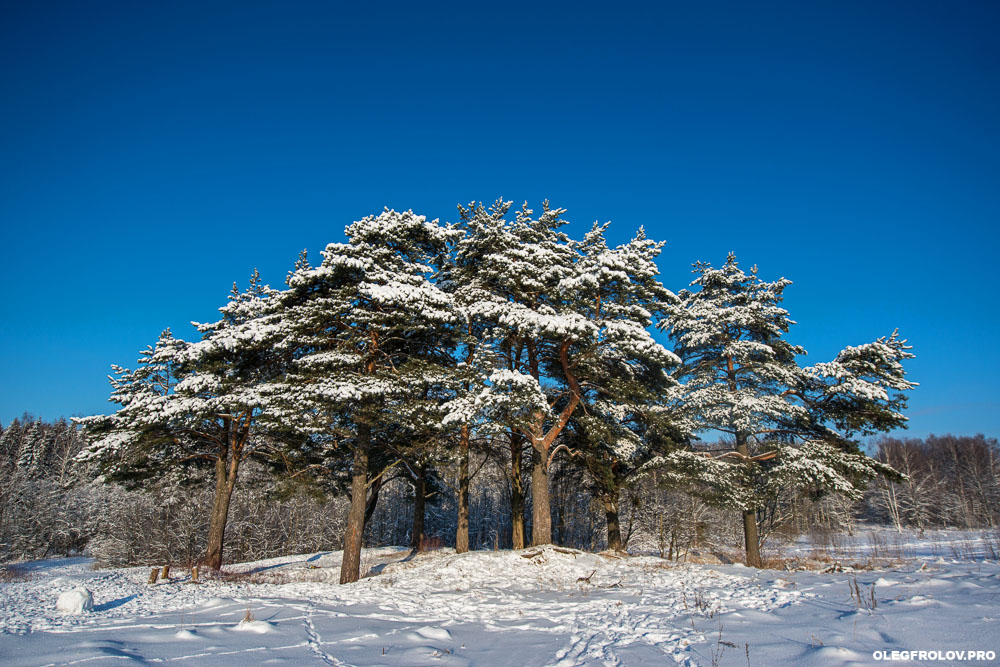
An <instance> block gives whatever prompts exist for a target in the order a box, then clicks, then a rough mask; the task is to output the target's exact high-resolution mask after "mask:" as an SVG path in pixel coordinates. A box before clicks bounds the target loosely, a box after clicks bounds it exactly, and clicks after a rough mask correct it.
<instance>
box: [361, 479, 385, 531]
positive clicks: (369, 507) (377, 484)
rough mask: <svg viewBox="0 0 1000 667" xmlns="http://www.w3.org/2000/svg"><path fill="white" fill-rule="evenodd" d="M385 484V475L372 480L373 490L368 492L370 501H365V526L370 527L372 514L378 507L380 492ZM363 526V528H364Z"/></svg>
mask: <svg viewBox="0 0 1000 667" xmlns="http://www.w3.org/2000/svg"><path fill="white" fill-rule="evenodd" d="M384 485H385V475H383V476H381V477H378V478H376V479H375V480H373V481H372V486H371V491H370V492H369V493H368V501H367V502H366V503H365V525H364V528H367V527H368V524H369V523H371V520H372V515H374V514H375V509H376V508H377V507H378V496H379V492H381V491H382V487H383V486H384ZM364 528H362V530H364Z"/></svg>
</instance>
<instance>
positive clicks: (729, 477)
mask: <svg viewBox="0 0 1000 667" xmlns="http://www.w3.org/2000/svg"><path fill="white" fill-rule="evenodd" d="M563 213H564V211H563V210H562V209H558V208H552V207H550V206H549V204H548V202H545V203H544V204H543V207H542V210H541V211H540V212H539V213H536V212H535V211H533V210H532V209H530V208H528V206H527V204H525V205H524V206H523V207H522V208H520V209H519V210H515V211H514V212H513V214H512V213H511V202H507V201H503V200H498V201H497V202H495V203H494V204H493V205H491V206H486V205H484V204H480V203H472V204H470V205H468V206H465V207H462V206H460V207H459V219H458V221H457V222H455V223H441V222H439V221H437V220H433V221H429V220H427V219H426V218H425V217H423V216H420V215H416V214H414V213H413V212H410V211H407V212H403V213H400V212H396V211H391V210H386V211H384V212H383V213H381V214H379V215H377V216H371V217H368V218H365V219H363V220H360V221H358V222H355V223H353V224H351V225H350V226H348V227H347V228H346V237H347V240H346V242H344V243H331V244H330V245H328V246H327V247H326V249H325V250H324V251H323V252H322V257H321V259H319V260H318V262H317V263H316V265H313V264H312V263H311V262H310V258H308V257H307V254H306V253H305V252H304V251H303V253H302V254H301V256H300V257H299V258H298V261H296V262H295V264H294V267H293V268H292V270H290V271H289V273H288V276H287V278H286V281H285V283H286V284H285V287H284V288H282V289H276V288H272V287H270V286H268V285H265V284H263V283H262V281H261V279H260V277H259V276H258V274H257V273H256V271H255V272H253V274H252V275H251V277H250V282H249V286H248V287H247V288H246V289H243V290H241V289H240V288H238V287H237V286H235V285H234V288H233V292H232V293H231V294H230V295H229V297H228V301H227V302H226V303H225V304H224V305H223V306H222V307H221V308H220V309H219V312H220V318H219V319H218V320H217V321H215V322H208V323H196V324H195V326H196V327H197V331H198V333H199V334H200V337H199V338H198V340H193V341H187V340H182V339H180V338H177V337H175V336H174V335H173V334H172V333H171V332H170V331H169V330H166V331H164V332H163V333H162V334H161V335H160V337H159V338H158V340H156V341H155V342H154V343H153V344H151V345H150V346H149V347H148V348H147V349H145V350H143V351H141V353H140V358H139V359H138V361H137V363H136V364H134V365H133V366H134V368H126V367H124V366H117V365H115V366H113V367H112V369H113V375H112V376H110V378H109V379H110V384H111V392H110V400H111V402H112V403H113V405H114V407H113V408H112V409H111V410H109V412H108V414H106V415H96V416H92V417H85V418H77V419H74V420H73V422H74V423H72V424H71V423H68V422H66V421H64V420H60V421H58V422H56V423H45V422H42V421H40V420H35V419H33V418H32V417H31V416H30V415H28V414H25V416H24V417H23V418H22V419H20V420H15V421H14V422H13V423H11V424H9V425H7V426H6V427H5V428H4V429H3V432H2V435H0V466H2V468H3V470H2V473H0V476H2V477H3V478H4V479H5V480H6V481H5V482H4V485H3V489H2V493H3V497H2V502H0V556H2V557H3V559H4V560H20V559H28V558H41V557H45V556H47V555H54V554H71V553H76V552H82V551H84V550H86V551H87V552H89V553H90V554H91V555H92V556H94V557H95V558H96V559H97V561H98V562H99V563H100V564H103V565H105V566H124V565H140V564H147V563H160V562H162V563H174V564H177V565H188V566H190V565H193V564H203V565H206V566H208V567H210V568H212V569H216V570H217V569H218V568H220V567H221V566H222V565H223V563H226V562H234V561H245V560H252V559H262V558H268V557H273V556H282V555H288V554H296V553H305V552H311V551H319V550H323V549H343V552H344V557H343V562H342V566H341V572H340V581H341V583H348V582H353V581H357V580H358V579H359V577H361V576H363V575H364V574H365V572H364V570H363V563H362V547H363V546H364V547H372V546H381V545H407V546H410V547H412V548H413V549H414V550H424V549H429V548H434V547H438V546H450V547H454V549H455V551H456V552H458V553H462V552H465V551H468V550H470V549H472V550H476V549H498V548H499V549H511V548H513V549H522V548H524V547H526V546H528V545H546V544H557V545H564V546H569V547H575V548H579V549H583V550H588V551H600V550H609V551H611V552H620V551H624V550H627V549H628V550H633V551H638V552H645V553H655V554H658V555H660V556H661V557H664V558H669V559H671V560H684V559H687V558H688V557H690V556H692V555H698V554H708V553H715V554H725V553H730V554H738V557H739V558H740V559H742V560H745V562H746V564H747V565H751V566H756V567H761V566H763V565H764V564H765V557H766V555H767V554H768V553H770V551H771V549H772V548H774V549H778V548H779V547H780V544H781V543H782V541H783V540H788V539H790V538H792V537H794V536H796V535H799V534H802V533H804V532H808V531H816V530H826V531H831V532H832V531H848V532H850V531H852V530H853V526H854V525H855V522H856V521H859V520H866V521H871V522H877V523H883V524H891V525H893V526H895V527H896V528H900V529H901V528H903V527H916V528H918V529H920V530H923V529H925V528H928V527H941V526H955V527H964V528H979V527H990V528H992V527H995V526H996V525H997V521H998V519H1000V483H998V468H1000V460H998V454H1000V448H998V444H997V442H996V440H992V439H985V438H983V437H982V436H979V437H976V438H968V437H951V436H945V437H930V438H927V439H924V440H912V439H899V438H894V437H885V436H882V437H881V438H879V439H868V440H867V441H866V440H865V438H870V437H871V436H875V435H876V434H880V433H884V432H887V431H891V430H894V429H898V428H901V427H903V426H905V422H906V417H905V416H904V414H903V410H904V408H905V405H906V395H905V392H907V391H908V390H910V389H912V388H913V387H914V386H915V385H914V384H913V383H912V382H910V381H908V380H907V379H906V377H905V375H906V374H905V370H904V364H905V361H906V360H907V359H908V358H910V357H912V356H913V355H912V353H911V352H910V351H909V350H910V348H909V346H908V345H907V344H906V341H905V340H904V339H903V338H902V337H901V336H900V335H899V333H898V332H895V331H894V332H882V333H887V335H884V336H882V337H877V338H874V339H873V340H872V341H871V342H868V343H865V344H861V345H855V346H848V347H845V348H844V349H843V350H842V351H841V352H840V353H839V354H838V355H837V356H836V358H834V359H831V360H829V361H821V362H817V363H814V364H812V365H808V366H806V365H803V364H802V363H801V361H802V357H803V355H805V353H806V351H805V350H804V349H803V348H801V347H799V346H797V345H795V344H794V342H793V341H794V329H793V325H794V321H793V320H792V319H791V316H790V314H789V313H788V312H786V311H785V310H784V309H783V308H782V306H781V304H782V295H783V292H784V290H785V289H786V288H788V287H789V285H791V281H789V280H786V279H784V278H781V279H779V280H776V281H773V282H768V281H765V280H764V279H762V278H761V277H760V276H758V272H757V268H756V267H753V268H746V264H745V263H742V264H741V263H740V262H739V261H738V260H737V258H736V257H734V256H733V255H730V256H729V257H727V258H725V259H724V262H723V263H722V264H721V266H717V267H716V266H713V265H711V264H709V263H706V262H698V263H696V264H694V272H693V275H694V279H693V281H692V282H691V284H690V285H688V286H686V287H684V288H683V289H680V290H678V291H676V292H675V291H671V289H668V288H667V287H666V286H664V285H662V284H661V283H660V281H659V280H658V278H657V276H658V270H657V266H656V258H657V256H658V254H659V252H660V249H661V247H662V243H661V242H659V241H655V240H652V239H648V238H646V236H645V234H644V232H643V230H642V229H640V230H638V231H637V232H636V234H635V236H634V237H633V238H632V239H631V240H630V241H628V242H627V243H624V244H622V245H619V246H617V247H611V246H609V245H608V243H607V241H606V238H605V234H606V231H607V229H608V225H607V224H604V225H598V224H595V225H594V226H593V227H592V228H591V230H590V231H589V232H588V233H587V234H585V235H584V236H583V237H582V238H579V239H577V238H571V237H570V236H568V235H567V234H566V233H565V231H564V230H563V226H564V220H563V218H562V214H563ZM742 259H743V258H741V260H742ZM251 261H252V258H248V262H251ZM766 269H767V270H768V272H770V271H774V270H779V269H780V267H766ZM654 331H659V332H662V334H663V335H662V336H658V337H654V335H653V332H654ZM657 338H659V339H660V340H668V341H669V344H662V343H660V342H658V339H657Z"/></svg>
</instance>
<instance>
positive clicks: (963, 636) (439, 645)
mask: <svg viewBox="0 0 1000 667" xmlns="http://www.w3.org/2000/svg"><path fill="white" fill-rule="evenodd" d="M864 539H865V538H864V537H858V538H856V539H855V540H846V539H845V543H842V544H840V546H841V547H843V548H845V549H850V548H852V546H851V544H850V543H853V542H857V544H856V545H855V546H856V547H857V548H858V549H860V548H861V544H862V540H864ZM941 539H942V538H940V536H938V537H937V538H934V539H930V538H927V537H925V538H923V539H922V540H921V539H920V538H917V537H915V536H905V540H904V541H905V542H906V543H907V544H909V545H910V546H909V553H908V554H907V558H908V560H906V561H905V562H901V563H898V564H897V565H896V566H895V567H894V568H892V569H883V570H875V571H859V572H830V573H818V572H805V571H800V572H784V571H777V570H761V571H758V570H753V569H749V568H745V567H741V566H738V565H694V564H683V565H675V564H671V563H666V562H664V561H662V560H660V559H658V558H653V557H630V558H626V559H620V558H611V557H605V556H600V555H594V554H587V553H581V552H574V551H571V550H557V549H552V548H546V549H541V550H539V549H528V550H525V551H521V552H510V551H499V552H492V551H481V552H474V553H468V554H462V555H456V554H455V553H454V552H451V551H447V550H442V551H437V552H432V553H428V554H421V555H418V556H416V557H409V554H408V552H406V551H403V550H394V549H380V550H370V551H366V553H365V563H364V566H365V568H366V569H371V570H372V572H373V576H370V577H368V578H365V579H363V580H362V581H360V582H358V583H356V584H350V585H346V586H340V585H338V584H337V583H336V581H337V578H338V577H339V566H340V554H339V552H333V553H319V554H310V555H303V556H294V557H289V558H281V559H273V560H268V561H261V562H258V563H248V564H243V565H239V566H230V567H227V568H226V570H227V571H228V572H231V573H234V576H231V577H229V578H228V579H229V580H211V581H206V582H204V583H201V584H192V583H189V581H188V578H187V573H186V572H184V573H177V574H182V575H183V576H175V577H173V578H172V579H171V581H170V582H168V583H161V584H157V585H155V586H150V585H149V584H148V583H146V582H147V579H148V576H149V569H148V568H134V569H120V570H93V569H92V567H91V562H90V561H89V560H87V559H82V558H80V559H62V560H48V561H40V562H36V563H30V564H25V565H23V566H21V568H22V570H23V571H26V572H27V573H28V574H30V575H31V576H32V578H31V579H30V580H29V581H26V582H21V583H5V584H0V664H3V665H44V664H81V663H83V664H91V665H97V664H119V663H120V662H121V661H123V660H125V661H128V660H135V661H141V662H178V663H181V664H184V663H196V664H198V665H247V664H265V663H288V664H320V665H322V664H327V665H469V664H474V665H560V666H568V665H585V664H586V665H664V664H673V663H680V664H697V665H712V664H722V665H746V664H747V663H748V658H749V663H750V664H751V665H776V664H796V665H834V664H845V663H851V662H856V663H858V664H872V663H873V662H875V660H874V659H873V652H875V651H886V652H891V651H917V650H930V651H941V652H942V653H943V652H945V651H965V650H977V651H993V652H995V653H997V654H1000V565H998V563H997V562H996V561H995V560H993V561H987V560H981V559H980V558H979V557H978V556H977V555H976V554H975V553H974V552H973V551H969V550H968V549H966V550H964V551H963V550H962V548H958V549H955V550H954V554H953V553H952V550H951V549H950V547H948V546H943V547H941V545H940V544H939V545H938V547H930V546H929V544H930V543H931V542H934V541H936V542H938V543H940V542H941ZM956 539H966V540H967V539H971V538H968V536H963V537H961V538H956ZM876 541H878V538H876ZM924 543H926V544H925V545H924V546H921V544H924ZM803 548H804V546H803ZM876 548H877V546H876ZM936 549H939V553H934V550H936ZM869 551H870V549H869ZM852 555H857V556H859V558H860V556H862V555H863V554H861V553H860V552H859V553H858V554H852ZM980 555H981V554H980ZM845 565H846V564H845ZM855 582H856V586H855ZM78 586H85V587H86V588H88V589H89V590H90V591H92V593H93V599H94V607H93V610H92V611H89V612H83V613H81V614H66V613H64V612H60V611H57V609H56V600H57V599H58V598H59V596H60V594H61V593H64V592H66V591H69V590H72V589H73V588H75V587H78ZM852 591H854V593H853V594H852ZM248 611H249V613H250V615H252V617H253V619H254V620H253V621H251V622H241V621H242V619H244V617H245V616H247V613H248ZM914 662H916V663H917V664H921V663H926V664H936V665H940V664H948V662H949V661H939V660H916V661H914ZM952 662H958V661H957V659H956V660H954V661H952ZM988 662H990V661H978V662H974V663H973V664H987V663H988Z"/></svg>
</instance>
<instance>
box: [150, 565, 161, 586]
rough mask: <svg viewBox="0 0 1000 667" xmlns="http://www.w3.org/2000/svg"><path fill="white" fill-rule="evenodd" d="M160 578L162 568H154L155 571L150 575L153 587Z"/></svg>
mask: <svg viewBox="0 0 1000 667" xmlns="http://www.w3.org/2000/svg"><path fill="white" fill-rule="evenodd" d="M159 577H160V568H158V567H154V568H153V571H152V572H150V573H149V584H150V585H151V586H152V585H153V584H155V583H156V580H157V579H158V578H159Z"/></svg>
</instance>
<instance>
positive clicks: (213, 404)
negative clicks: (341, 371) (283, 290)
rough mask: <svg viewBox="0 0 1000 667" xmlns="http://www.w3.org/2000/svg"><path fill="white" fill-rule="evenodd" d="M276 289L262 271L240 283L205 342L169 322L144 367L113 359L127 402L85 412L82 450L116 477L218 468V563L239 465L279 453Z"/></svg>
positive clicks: (214, 552) (119, 396) (212, 536)
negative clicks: (271, 439) (272, 397)
mask: <svg viewBox="0 0 1000 667" xmlns="http://www.w3.org/2000/svg"><path fill="white" fill-rule="evenodd" d="M274 295H275V292H274V291H273V290H271V289H270V288H269V287H267V286H266V285H263V284H261V282H260V277H259V275H258V274H257V272H256V271H254V273H253V275H252V276H251V279H250V287H249V288H248V289H247V290H246V291H245V292H243V293H241V292H240V291H239V290H238V288H237V287H236V286H235V285H234V286H233V292H232V294H231V295H230V297H229V302H228V303H227V304H226V305H225V306H223V307H222V308H220V309H219V310H220V313H221V315H222V317H221V319H220V320H218V321H217V322H214V323H209V324H198V325H196V326H197V327H198V329H199V331H200V332H201V334H202V339H201V340H200V341H198V342H196V343H187V342H185V341H182V340H179V339H175V338H174V337H173V336H172V335H171V333H170V331H169V330H167V331H165V332H164V333H163V334H161V336H160V338H159V340H158V341H157V343H156V345H155V346H153V347H150V348H148V349H147V350H146V351H145V352H143V355H142V358H141V359H140V360H139V367H138V369H137V370H135V371H130V370H128V369H125V368H121V367H113V370H114V371H115V376H114V377H111V378H109V379H110V380H111V383H112V386H113V388H114V391H113V393H112V398H111V400H112V401H113V402H115V403H118V404H119V405H120V406H121V408H120V409H119V410H118V411H117V412H116V413H114V414H112V415H108V416H97V417H90V418H86V419H83V420H80V422H81V423H82V424H83V426H84V427H85V429H86V430H87V431H88V432H89V433H90V435H91V438H92V441H93V444H92V446H91V447H90V448H89V449H88V450H87V451H86V452H85V453H84V454H83V458H84V459H88V458H94V459H98V460H100V461H101V463H102V467H103V469H104V471H105V474H106V476H107V477H108V478H109V479H112V480H117V481H122V482H125V483H131V484H136V483H139V482H140V481H142V480H144V479H146V478H148V477H149V476H151V475H161V474H163V473H164V472H165V471H168V470H172V469H176V468H178V467H184V466H192V465H197V464H198V463H199V462H200V463H205V464H208V465H210V466H211V467H212V468H213V469H214V480H215V493H214V496H213V506H212V509H211V513H210V515H209V534H208V545H207V550H206V553H205V557H204V563H205V564H206V565H208V566H209V567H211V568H213V569H218V568H219V567H221V566H222V562H223V545H224V543H225V530H226V522H227V519H228V515H229V505H230V501H231V498H232V494H233V490H234V489H235V486H236V482H237V479H238V477H239V471H240V466H241V464H242V463H243V461H245V460H246V459H247V458H248V457H249V456H252V455H262V456H263V455H267V454H269V453H270V448H269V443H268V441H267V438H266V434H267V430H266V428H267V426H268V425H269V423H268V422H267V420H266V419H262V411H263V406H264V403H265V399H264V397H263V396H262V395H261V393H260V391H259V390H260V387H261V385H262V384H263V383H264V382H265V381H267V380H268V379H271V378H272V377H273V376H274V375H275V374H277V373H279V372H280V370H281V356H280V350H274V349H272V348H271V347H270V345H268V344H267V342H266V341H267V336H266V335H265V332H266V331H267V330H268V328H269V327H271V326H275V325H274V323H273V322H272V321H269V320H267V319H266V318H265V315H266V314H267V312H268V311H267V309H268V302H269V300H270V299H271V298H272V297H273V296H274Z"/></svg>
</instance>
